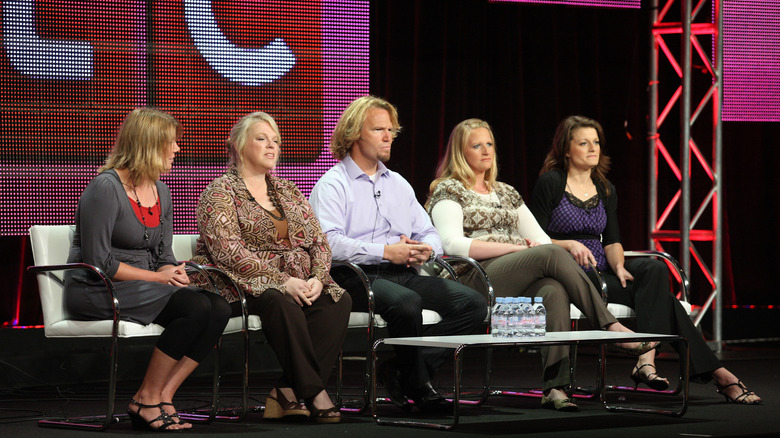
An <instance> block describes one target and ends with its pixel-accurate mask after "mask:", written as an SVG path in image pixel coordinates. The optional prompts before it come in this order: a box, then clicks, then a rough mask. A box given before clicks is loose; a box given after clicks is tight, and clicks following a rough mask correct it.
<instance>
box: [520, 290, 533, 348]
mask: <svg viewBox="0 0 780 438" xmlns="http://www.w3.org/2000/svg"><path fill="white" fill-rule="evenodd" d="M520 300H521V303H520V305H521V310H520V315H521V316H520V336H521V337H525V338H527V337H531V336H533V334H534V309H533V305H532V304H531V297H521V298H520Z"/></svg>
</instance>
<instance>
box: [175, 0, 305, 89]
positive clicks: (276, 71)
mask: <svg viewBox="0 0 780 438" xmlns="http://www.w3.org/2000/svg"><path fill="white" fill-rule="evenodd" d="M184 18H185V19H186V21H187V28H188V29H189V32H190V36H192V39H193V41H194V42H195V48H196V49H198V52H199V53H200V54H201V56H203V58H204V59H205V60H206V62H208V64H209V65H210V66H211V68H213V69H214V70H216V71H217V73H219V74H220V75H222V77H224V78H226V79H228V80H230V81H233V82H238V83H240V84H241V85H250V86H258V85H265V84H268V83H271V82H273V81H275V80H277V79H279V78H281V77H282V76H284V75H285V74H286V73H287V72H288V71H290V69H291V68H293V66H294V65H295V55H294V54H293V53H292V51H291V50H290V48H289V47H287V44H286V43H285V42H284V39H282V38H276V39H274V40H273V41H272V42H270V43H268V44H267V45H266V46H264V47H262V48H259V49H247V48H242V47H238V46H237V45H235V44H233V43H232V42H230V41H229V40H228V39H227V37H225V35H224V34H223V33H222V30H220V28H219V26H218V25H217V19H216V17H215V16H214V12H213V11H212V9H211V2H209V1H205V0H185V1H184Z"/></svg>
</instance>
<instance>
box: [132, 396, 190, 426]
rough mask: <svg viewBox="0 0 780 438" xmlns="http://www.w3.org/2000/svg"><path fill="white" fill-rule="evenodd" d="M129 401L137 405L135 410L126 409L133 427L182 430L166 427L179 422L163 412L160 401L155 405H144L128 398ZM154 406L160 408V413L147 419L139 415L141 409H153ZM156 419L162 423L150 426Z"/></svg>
mask: <svg viewBox="0 0 780 438" xmlns="http://www.w3.org/2000/svg"><path fill="white" fill-rule="evenodd" d="M130 403H132V404H134V405H136V406H138V409H136V411H135V412H133V411H131V410H130V409H127V416H128V417H130V421H132V422H133V429H140V430H153V431H159V432H180V431H182V430H184V429H168V428H169V427H171V426H173V425H177V424H179V423H177V422H175V421H173V418H171V416H170V415H168V413H167V412H165V409H163V404H162V403H159V404H156V405H145V404H143V403H138V402H137V401H135V400H134V399H130ZM154 408H157V409H159V410H160V415H158V416H157V417H156V418H153V419H151V420H149V421H147V420H146V419H145V418H144V417H142V416H141V409H154ZM157 421H160V422H162V424H160V425H159V426H157V427H154V426H152V423H155V422H157Z"/></svg>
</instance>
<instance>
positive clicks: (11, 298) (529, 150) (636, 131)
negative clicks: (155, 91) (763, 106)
mask: <svg viewBox="0 0 780 438" xmlns="http://www.w3.org/2000/svg"><path fill="white" fill-rule="evenodd" d="M670 45H673V43H670ZM649 47H650V38H649V14H648V11H647V10H646V9H641V10H615V9H603V8H573V7H563V6H553V5H532V4H505V3H489V2H488V1H487V0H458V1H453V0H420V1H413V0H372V1H371V88H370V91H371V93H372V94H375V95H379V96H382V97H384V98H387V99H388V100H389V101H391V102H393V103H394V104H396V105H397V106H398V109H399V112H400V118H401V123H402V125H403V127H404V129H403V132H402V133H401V135H399V137H398V138H397V140H396V142H395V145H394V148H393V155H392V158H391V159H390V161H389V163H388V166H389V167H390V168H391V169H393V170H396V171H398V172H400V173H401V174H402V175H403V176H405V177H406V178H407V179H408V180H409V181H410V182H411V183H412V185H413V186H414V188H415V190H416V192H417V195H418V198H419V200H420V202H424V201H425V197H426V196H427V192H428V184H430V182H431V181H432V180H433V177H434V172H435V169H436V165H437V162H438V160H439V158H440V157H441V156H442V155H443V149H444V147H445V145H446V141H447V138H448V136H449V132H450V130H451V129H452V127H454V126H455V125H456V124H457V123H458V122H460V121H461V120H464V119H466V118H469V117H479V118H482V119H485V120H487V121H488V122H490V123H491V125H492V126H493V130H494V132H495V135H496V146H497V152H498V157H499V165H500V172H499V178H500V179H501V180H502V181H505V182H507V183H509V184H512V185H513V186H515V187H516V188H517V190H518V191H519V192H520V194H521V195H523V196H525V197H526V199H527V197H528V196H530V193H531V190H532V188H533V184H534V183H535V181H536V177H537V174H538V172H539V169H540V167H541V164H542V161H543V159H544V156H545V154H546V152H547V149H548V147H549V143H550V141H551V139H552V135H553V130H554V129H555V126H556V125H557V123H558V122H559V121H560V120H561V119H563V118H564V117H566V116H568V115H571V114H582V115H586V116H589V117H593V118H595V119H597V120H599V121H600V122H601V123H602V124H603V126H604V129H605V133H606V146H605V152H606V153H607V154H608V155H610V156H611V157H612V160H613V161H612V162H613V168H612V171H611V172H610V174H609V177H610V179H611V180H612V181H613V182H614V183H615V185H616V186H617V189H618V193H619V195H620V207H619V209H620V210H619V211H620V225H621V231H622V237H623V243H624V246H625V247H626V248H630V249H646V248H648V230H647V226H648V221H647V214H648V200H647V182H648V147H647V141H646V131H647V125H646V114H647V78H648V59H649ZM667 70H668V69H667ZM662 74H663V75H665V76H664V77H663V80H668V81H669V83H670V84H676V83H677V82H674V81H675V80H676V79H675V77H674V76H671V75H670V72H669V71H662ZM704 86H706V83H705V84H704ZM669 87H670V88H671V87H673V85H669ZM671 91H673V90H670V91H669V93H671ZM259 109H262V108H259ZM670 117H672V118H674V117H679V116H674V115H673V116H670ZM675 125H676V126H679V122H677V120H676V119H674V120H669V121H668V122H667V124H666V128H665V129H674V127H673V126H675ZM705 125H706V124H705ZM703 126H704V125H703ZM704 128H705V130H706V129H709V128H707V127H706V126H704ZM695 134H696V135H703V136H704V137H703V138H701V139H699V140H698V141H699V142H700V144H701V145H702V147H703V149H704V150H705V153H708V151H709V149H708V146H706V145H708V144H709V143H707V141H708V139H707V138H706V133H701V132H696V133H695ZM663 135H664V138H665V142H666V144H667V147H668V148H669V149H670V151H671V152H672V153H674V154H676V153H678V150H679V141H674V138H675V137H674V132H664V134H663ZM778 138H780V124H778V123H735V122H728V123H724V130H723V145H724V152H723V166H724V170H723V178H724V194H725V206H724V215H725V217H727V221H726V223H725V224H724V236H726V239H724V266H725V267H727V268H728V267H729V266H732V267H733V269H732V270H731V271H729V270H728V269H727V272H733V277H732V276H731V275H726V276H725V278H724V298H725V299H726V303H727V304H731V303H736V304H740V305H750V304H756V305H770V304H771V305H777V304H780V299H778V293H777V292H776V290H775V287H774V283H775V281H776V280H775V278H776V273H777V272H780V262H778V260H779V259H778V258H777V257H776V256H775V252H776V250H775V249H776V248H779V247H780V233H778V230H777V224H778V202H777V201H778V194H777V192H778V182H777V176H775V172H774V171H775V169H776V168H777V166H778V165H779V164H780V153H779V152H778V151H777V147H776V145H777V142H778ZM694 172H695V173H697V172H696V169H694ZM698 174H699V175H700V172H698ZM671 178H672V177H671V176H670V173H669V172H668V171H662V172H661V192H662V194H663V195H664V196H668V195H669V192H670V190H672V189H670V188H669V186H671V185H672V184H664V181H667V180H671ZM705 190H706V188H705ZM699 191H701V188H699ZM530 201H531V202H532V200H530ZM694 210H695V207H694ZM677 214H678V212H677V211H676V210H675V212H674V213H673V215H677ZM27 240H28V238H27V237H22V236H2V237H0V248H2V251H0V252H1V253H2V255H0V266H2V267H0V269H1V270H2V274H1V275H2V277H3V279H4V281H3V288H2V292H0V323H7V322H9V321H10V320H11V318H12V317H13V316H14V315H15V314H16V305H17V304H16V303H17V294H21V297H22V299H21V305H20V309H19V311H20V321H19V323H20V324H22V325H32V324H39V323H41V319H40V305H39V302H38V297H37V285H36V282H35V278H34V277H33V276H32V275H30V274H27V273H25V272H24V269H25V267H26V266H28V265H29V264H32V257H31V254H30V248H29V244H28V243H27ZM700 248H702V253H703V254H704V255H705V256H706V257H710V255H709V252H708V251H707V246H706V245H705V246H701V247H700ZM669 251H670V252H671V253H672V254H674V255H675V256H677V255H678V254H679V249H678V248H677V247H675V246H669ZM694 272H696V269H694ZM692 282H693V285H694V291H695V294H694V300H693V301H694V303H697V304H701V303H702V301H703V299H704V294H705V293H707V292H708V290H709V289H708V286H707V285H705V283H704V282H705V280H704V278H703V276H701V274H696V273H694V275H693V278H692Z"/></svg>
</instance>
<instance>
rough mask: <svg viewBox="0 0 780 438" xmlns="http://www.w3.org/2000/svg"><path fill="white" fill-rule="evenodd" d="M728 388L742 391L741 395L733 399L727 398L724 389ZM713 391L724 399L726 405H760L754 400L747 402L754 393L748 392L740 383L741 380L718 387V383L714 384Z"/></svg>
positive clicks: (759, 402) (758, 401)
mask: <svg viewBox="0 0 780 438" xmlns="http://www.w3.org/2000/svg"><path fill="white" fill-rule="evenodd" d="M729 386H737V387H739V388H740V389H741V390H742V393H741V394H740V395H738V396H736V397H734V398H731V397H729V395H728V394H726V393H725V392H724V390H725V389H726V388H728V387H729ZM715 391H716V392H717V393H718V394H720V395H722V396H723V398H725V399H726V402H728V403H734V404H736V405H760V404H761V400H755V401H748V400H747V398H748V397H750V396H751V395H756V393H755V392H753V391H750V390H748V389H747V387H746V386H745V384H744V383H742V381H741V380H737V382H736V383H729V384H728V385H724V386H720V385H718V382H715Z"/></svg>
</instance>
